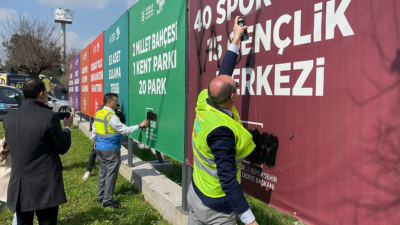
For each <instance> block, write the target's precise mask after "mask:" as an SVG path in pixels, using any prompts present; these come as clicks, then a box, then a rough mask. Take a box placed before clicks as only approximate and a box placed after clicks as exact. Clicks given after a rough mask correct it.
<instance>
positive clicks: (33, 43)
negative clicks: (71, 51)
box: [0, 15, 63, 78]
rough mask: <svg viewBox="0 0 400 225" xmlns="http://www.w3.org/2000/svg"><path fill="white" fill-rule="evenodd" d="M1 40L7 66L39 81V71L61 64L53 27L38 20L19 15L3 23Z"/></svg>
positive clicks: (59, 47)
mask: <svg viewBox="0 0 400 225" xmlns="http://www.w3.org/2000/svg"><path fill="white" fill-rule="evenodd" d="M2 27H3V29H2V30H1V31H0V37H1V38H2V39H3V43H2V45H3V47H4V51H5V54H6V56H7V58H8V61H7V62H6V64H7V65H10V66H13V67H15V68H17V69H19V70H22V71H24V72H26V73H27V74H29V76H30V77H31V78H39V74H40V73H41V72H42V71H52V70H53V69H56V70H57V68H60V66H61V64H62V63H63V57H62V55H61V45H60V38H59V36H58V35H57V33H56V26H55V25H54V24H51V22H49V21H45V20H40V19H39V17H35V18H32V19H30V20H29V19H27V18H26V17H25V16H23V15H20V16H19V17H18V18H16V19H10V18H9V19H8V20H7V22H5V23H3V24H2Z"/></svg>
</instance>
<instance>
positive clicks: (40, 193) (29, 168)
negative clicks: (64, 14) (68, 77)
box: [3, 79, 73, 225]
mask: <svg viewBox="0 0 400 225" xmlns="http://www.w3.org/2000/svg"><path fill="white" fill-rule="evenodd" d="M23 94H24V96H25V98H26V100H24V102H23V104H22V106H21V107H20V108H19V109H17V110H15V111H13V112H10V113H8V114H7V115H6V116H5V117H4V122H3V126H4V129H5V131H6V140H7V142H8V146H9V148H10V154H11V157H12V165H11V177H10V183H9V186H8V195H7V205H8V207H9V208H10V210H11V211H12V212H16V213H17V221H18V224H32V222H33V216H34V212H36V215H37V217H38V220H39V224H41V225H42V224H57V216H58V207H59V205H61V204H64V203H66V202H67V199H66V196H65V191H64V183H63V177H62V165H61V160H60V156H59V155H60V154H61V155H63V154H65V153H66V152H67V151H68V149H69V147H70V146H71V131H70V129H69V127H70V126H71V125H72V122H73V117H72V114H71V116H70V117H69V118H68V119H64V125H65V128H64V130H62V128H61V124H60V118H59V116H58V115H57V114H56V113H54V112H53V111H52V110H51V108H49V107H47V106H46V104H47V93H46V87H45V86H44V83H43V82H42V81H41V80H39V79H32V80H29V81H28V82H26V83H25V85H24V87H23Z"/></svg>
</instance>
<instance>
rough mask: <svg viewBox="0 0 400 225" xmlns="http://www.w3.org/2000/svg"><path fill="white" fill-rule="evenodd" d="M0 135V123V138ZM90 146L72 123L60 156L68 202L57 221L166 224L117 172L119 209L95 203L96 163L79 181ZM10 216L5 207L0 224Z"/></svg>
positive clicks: (62, 223)
mask: <svg viewBox="0 0 400 225" xmlns="http://www.w3.org/2000/svg"><path fill="white" fill-rule="evenodd" d="M3 136H4V130H3V124H2V123H1V124H0V137H3ZM91 149H92V142H91V141H90V140H89V139H88V138H87V137H86V136H85V135H84V134H83V133H82V132H81V131H80V130H79V129H77V127H75V126H73V128H72V146H71V149H70V150H69V151H68V152H67V154H65V155H64V156H62V157H61V160H62V163H63V176H64V185H65V191H66V195H67V199H68V202H67V203H66V204H64V205H61V206H60V211H59V215H58V224H60V225H67V224H79V225H83V224H121V225H123V224H135V225H138V224H169V223H168V222H166V221H165V220H164V219H163V218H162V216H161V215H160V213H159V212H158V211H157V210H155V209H154V208H153V207H151V205H150V204H149V203H147V202H146V201H145V200H144V198H143V195H142V194H141V193H139V192H138V191H137V190H136V189H135V188H133V185H132V184H130V183H129V182H128V181H127V180H126V179H125V178H124V177H122V176H121V175H118V180H117V185H116V187H115V192H114V198H115V201H116V202H118V203H120V204H122V208H121V209H118V210H115V209H109V208H103V207H102V205H101V204H100V203H97V202H96V199H97V173H98V162H96V165H95V167H94V169H93V171H92V175H91V176H90V177H89V179H87V180H86V181H83V180H82V176H83V174H84V173H85V171H86V164H87V161H88V157H89V154H90V151H91ZM96 161H97V160H96ZM12 217H13V215H12V213H11V212H10V210H9V209H8V208H7V207H6V208H5V209H4V210H3V212H2V214H1V215H0V224H11V222H12ZM35 224H37V222H35Z"/></svg>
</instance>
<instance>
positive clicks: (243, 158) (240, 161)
mask: <svg viewBox="0 0 400 225" xmlns="http://www.w3.org/2000/svg"><path fill="white" fill-rule="evenodd" d="M192 147H193V149H194V150H195V151H196V152H197V155H199V157H200V158H201V159H202V160H203V161H206V162H207V163H208V164H210V165H215V159H214V158H210V157H205V156H204V155H203V154H201V152H200V151H199V150H198V149H197V148H196V145H195V144H194V141H193V138H192ZM246 157H247V156H245V157H241V158H237V159H235V164H238V163H242V162H243V160H245V159H246ZM210 175H211V174H210Z"/></svg>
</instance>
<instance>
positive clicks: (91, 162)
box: [86, 146, 96, 172]
mask: <svg viewBox="0 0 400 225" xmlns="http://www.w3.org/2000/svg"><path fill="white" fill-rule="evenodd" d="M95 162H96V150H95V149H94V146H93V149H92V152H91V153H90V156H89V161H88V164H87V167H86V171H89V172H92V170H93V166H94V163H95Z"/></svg>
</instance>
